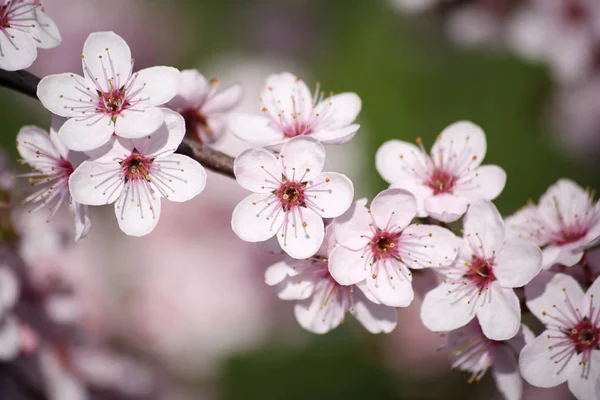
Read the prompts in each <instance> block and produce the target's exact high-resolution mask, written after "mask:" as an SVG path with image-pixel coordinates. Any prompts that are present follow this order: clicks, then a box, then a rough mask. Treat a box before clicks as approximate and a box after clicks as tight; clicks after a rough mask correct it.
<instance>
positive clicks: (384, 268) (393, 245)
mask: <svg viewBox="0 0 600 400" xmlns="http://www.w3.org/2000/svg"><path fill="white" fill-rule="evenodd" d="M366 203H367V201H366V199H363V200H359V201H357V202H355V203H354V206H353V207H352V208H350V210H348V212H346V213H345V214H344V215H342V216H341V217H339V218H336V219H335V220H334V228H335V238H336V240H337V242H338V244H339V245H338V246H336V247H335V248H334V249H333V251H332V252H331V254H330V256H329V270H330V272H331V275H332V276H333V278H334V279H335V280H336V281H338V282H339V283H341V284H342V285H353V284H357V283H359V282H362V281H364V280H365V279H366V281H367V287H368V288H369V290H370V292H371V293H372V294H373V296H374V297H375V298H376V299H377V300H378V301H379V302H381V303H383V304H385V305H388V306H393V307H407V306H408V305H409V304H410V303H411V302H412V300H413V297H414V292H413V288H412V273H411V272H410V269H409V268H415V269H421V268H427V267H443V266H448V265H450V264H452V262H453V261H454V259H455V258H456V254H457V247H458V243H459V242H458V239H457V238H456V236H454V234H453V233H452V232H450V231H449V230H448V229H445V228H441V227H439V226H433V225H420V224H413V225H409V224H410V222H411V221H412V219H413V218H414V217H415V214H416V213H417V204H416V200H415V197H414V196H413V195H412V194H410V193H409V192H407V191H405V190H402V189H388V190H384V191H383V192H381V193H379V194H378V195H377V196H376V197H375V198H374V199H373V201H372V202H371V209H367V207H366Z"/></svg>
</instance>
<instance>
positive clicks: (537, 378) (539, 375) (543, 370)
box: [519, 330, 580, 388]
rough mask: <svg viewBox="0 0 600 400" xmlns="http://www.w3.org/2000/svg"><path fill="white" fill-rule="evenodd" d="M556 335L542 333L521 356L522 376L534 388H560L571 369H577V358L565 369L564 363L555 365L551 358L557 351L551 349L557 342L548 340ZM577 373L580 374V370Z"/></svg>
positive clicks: (549, 331)
mask: <svg viewBox="0 0 600 400" xmlns="http://www.w3.org/2000/svg"><path fill="white" fill-rule="evenodd" d="M555 333H556V332H555V331H554V330H546V331H544V332H542V333H541V334H540V336H538V337H537V338H536V339H535V340H534V341H533V342H531V343H529V344H528V345H526V346H525V348H523V351H521V354H520V355H519V370H520V371H521V375H522V376H523V379H525V380H526V381H527V382H528V383H530V384H531V385H533V386H538V387H542V388H550V387H555V386H558V385H560V384H561V383H563V382H565V381H566V380H567V377H568V376H569V372H570V370H571V369H572V370H575V369H577V365H576V364H577V361H576V360H575V359H576V357H573V358H572V359H571V360H570V361H569V364H568V365H567V366H566V367H565V368H564V369H563V366H564V363H562V362H561V363H555V362H554V359H552V358H551V357H552V355H553V354H555V353H556V351H557V350H555V349H551V347H552V346H554V345H556V340H553V339H548V336H554V335H555ZM549 347H550V348H549ZM561 370H562V371H561ZM577 371H578V372H580V371H579V369H577Z"/></svg>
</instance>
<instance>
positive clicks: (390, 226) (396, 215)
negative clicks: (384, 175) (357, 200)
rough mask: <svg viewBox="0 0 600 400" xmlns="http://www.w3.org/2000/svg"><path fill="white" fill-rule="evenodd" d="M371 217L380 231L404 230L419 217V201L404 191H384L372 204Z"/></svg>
mask: <svg viewBox="0 0 600 400" xmlns="http://www.w3.org/2000/svg"><path fill="white" fill-rule="evenodd" d="M371 215H372V216H373V219H374V220H375V222H376V223H377V227H378V228H379V229H383V230H386V231H390V232H391V231H394V230H396V229H404V228H406V227H407V226H408V224H410V221H412V219H413V218H414V217H415V216H416V215H417V199H415V196H413V195H412V194H411V193H410V192H407V191H406V190H403V189H388V190H384V191H382V192H380V193H379V194H378V195H377V196H375V198H374V199H373V201H372V202H371Z"/></svg>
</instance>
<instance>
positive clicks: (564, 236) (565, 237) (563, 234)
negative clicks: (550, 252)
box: [552, 226, 587, 246]
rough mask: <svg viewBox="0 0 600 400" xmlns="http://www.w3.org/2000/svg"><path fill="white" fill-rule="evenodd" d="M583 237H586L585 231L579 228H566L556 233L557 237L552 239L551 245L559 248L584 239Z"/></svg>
mask: <svg viewBox="0 0 600 400" xmlns="http://www.w3.org/2000/svg"><path fill="white" fill-rule="evenodd" d="M585 235H587V229H584V228H582V227H579V226H575V227H568V228H564V229H563V230H561V231H560V232H558V235H557V236H556V237H555V238H554V240H552V243H553V244H556V245H559V246H560V245H564V244H569V243H574V242H576V241H578V240H579V239H581V238H583V237H585Z"/></svg>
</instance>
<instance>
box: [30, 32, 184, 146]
mask: <svg viewBox="0 0 600 400" xmlns="http://www.w3.org/2000/svg"><path fill="white" fill-rule="evenodd" d="M81 59H82V63H83V72H84V77H81V76H79V75H76V74H72V73H64V74H58V75H50V76H47V77H45V78H44V79H42V80H41V82H40V83H39V85H38V90H37V95H38V97H39V98H40V100H41V102H42V104H43V105H44V107H46V108H47V109H48V110H50V111H52V112H53V113H54V114H56V115H60V116H61V117H66V118H69V119H68V120H67V122H65V124H64V125H63V126H62V127H61V128H60V130H59V131H58V135H59V137H60V138H61V140H62V141H63V143H64V144H65V146H67V147H68V148H70V149H71V150H78V151H89V150H94V149H97V148H99V147H100V146H102V145H103V144H105V143H106V142H108V140H109V139H110V137H111V136H112V134H113V133H115V134H116V135H117V136H120V137H123V138H128V139H139V138H141V137H144V136H147V135H149V134H151V133H152V132H154V131H156V130H157V129H158V128H159V127H160V126H161V125H162V123H163V122H164V114H163V113H162V112H161V110H160V108H158V106H160V105H163V104H165V103H167V102H168V101H169V100H171V99H172V98H173V96H175V94H176V93H177V88H178V84H179V71H178V70H177V69H175V68H171V67H152V68H146V69H143V70H141V71H138V72H136V73H133V63H134V60H133V59H132V58H131V51H130V50H129V46H127V43H125V41H124V40H123V39H122V38H121V37H120V36H118V35H117V34H115V33H113V32H96V33H92V34H90V36H89V37H88V38H87V40H86V41H85V44H84V45H83V55H82V56H81Z"/></svg>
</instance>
